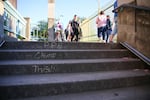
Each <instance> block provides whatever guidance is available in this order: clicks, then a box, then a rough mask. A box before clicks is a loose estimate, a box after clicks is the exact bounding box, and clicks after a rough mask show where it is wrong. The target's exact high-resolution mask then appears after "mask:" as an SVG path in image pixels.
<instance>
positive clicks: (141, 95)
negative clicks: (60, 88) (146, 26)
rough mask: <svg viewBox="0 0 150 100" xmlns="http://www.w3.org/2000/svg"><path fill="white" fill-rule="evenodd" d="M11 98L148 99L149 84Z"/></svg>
mask: <svg viewBox="0 0 150 100" xmlns="http://www.w3.org/2000/svg"><path fill="white" fill-rule="evenodd" d="M13 100H150V86H146V85H145V86H134V87H128V88H116V89H109V90H101V91H92V92H83V93H72V94H64V95H57V96H43V97H34V98H24V99H13Z"/></svg>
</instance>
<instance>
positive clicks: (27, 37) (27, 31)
mask: <svg viewBox="0 0 150 100" xmlns="http://www.w3.org/2000/svg"><path fill="white" fill-rule="evenodd" d="M24 19H25V20H26V21H27V23H26V41H30V36H31V33H30V18H29V17H25V18H24Z"/></svg>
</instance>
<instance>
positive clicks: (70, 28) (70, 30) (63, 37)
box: [55, 15, 82, 42]
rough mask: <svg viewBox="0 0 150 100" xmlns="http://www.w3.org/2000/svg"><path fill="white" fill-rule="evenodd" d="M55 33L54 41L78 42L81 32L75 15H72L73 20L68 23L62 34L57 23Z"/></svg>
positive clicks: (60, 26) (61, 29)
mask: <svg viewBox="0 0 150 100" xmlns="http://www.w3.org/2000/svg"><path fill="white" fill-rule="evenodd" d="M55 33H56V36H55V41H68V42H72V41H79V35H80V36H81V34H82V30H81V28H80V25H79V23H78V17H77V15H74V18H73V20H71V21H69V23H68V25H67V28H66V29H65V30H64V32H63V28H62V25H61V24H60V22H58V23H57V26H56V32H55Z"/></svg>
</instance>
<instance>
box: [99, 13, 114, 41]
mask: <svg viewBox="0 0 150 100" xmlns="http://www.w3.org/2000/svg"><path fill="white" fill-rule="evenodd" d="M96 24H97V36H98V39H99V41H101V42H104V43H108V42H112V39H113V36H114V35H115V34H116V33H117V31H116V25H117V22H116V21H114V22H113V23H112V22H111V20H110V16H109V15H107V16H106V15H105V14H104V12H103V11H101V12H100V13H99V16H98V17H97V19H96ZM112 24H113V25H112Z"/></svg>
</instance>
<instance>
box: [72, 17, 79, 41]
mask: <svg viewBox="0 0 150 100" xmlns="http://www.w3.org/2000/svg"><path fill="white" fill-rule="evenodd" d="M77 19H78V17H77V15H74V18H73V20H72V22H71V27H72V30H73V33H72V34H71V41H73V39H74V36H75V41H78V39H79V37H78V35H79V23H78V22H77Z"/></svg>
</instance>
